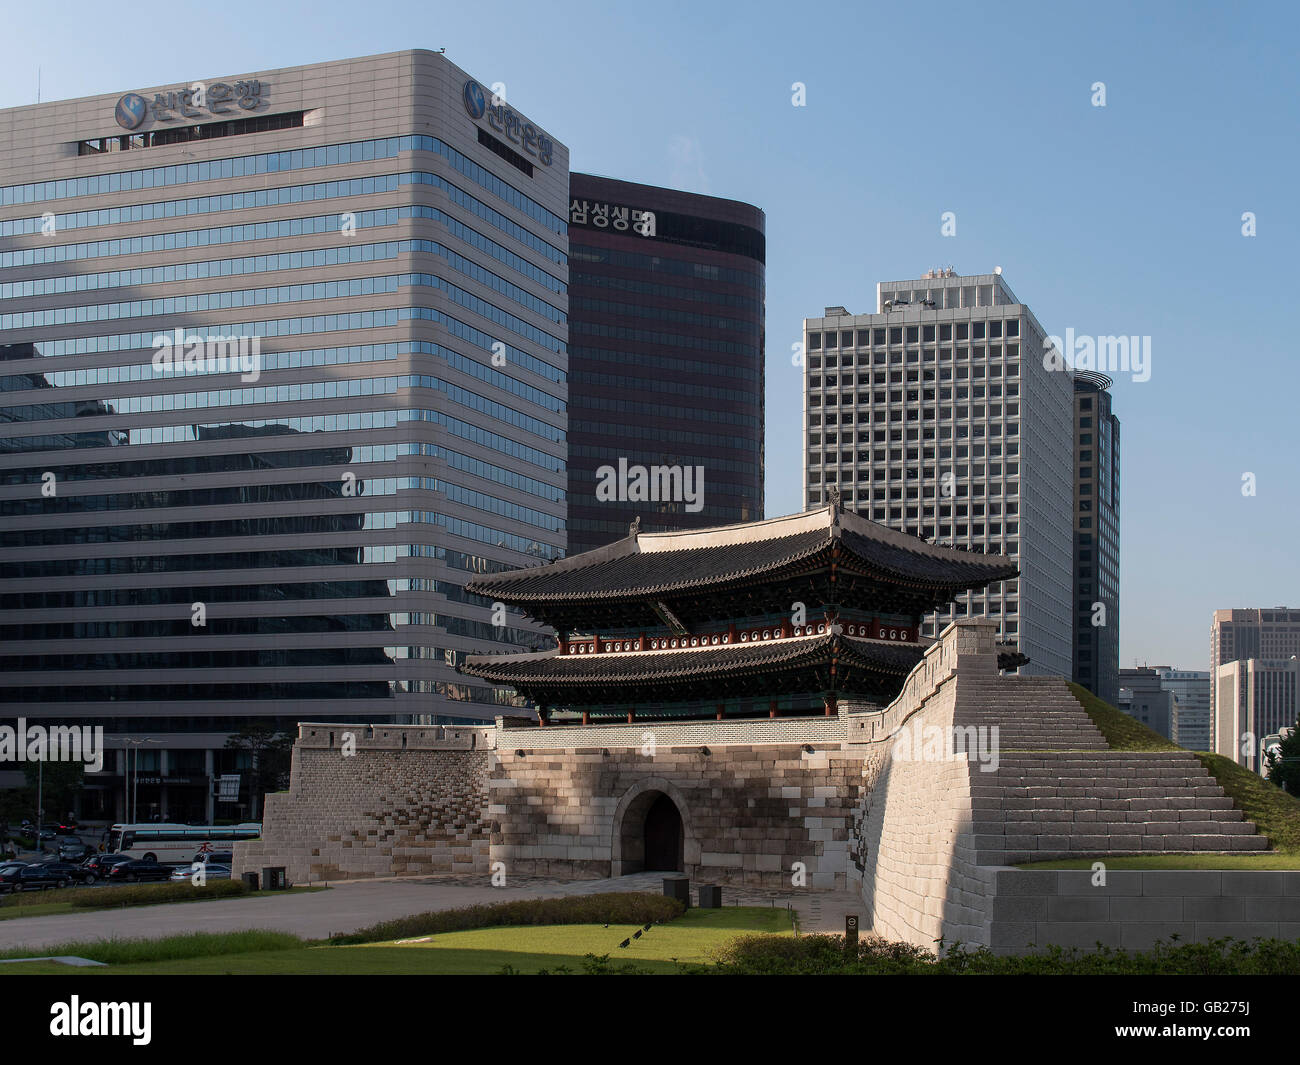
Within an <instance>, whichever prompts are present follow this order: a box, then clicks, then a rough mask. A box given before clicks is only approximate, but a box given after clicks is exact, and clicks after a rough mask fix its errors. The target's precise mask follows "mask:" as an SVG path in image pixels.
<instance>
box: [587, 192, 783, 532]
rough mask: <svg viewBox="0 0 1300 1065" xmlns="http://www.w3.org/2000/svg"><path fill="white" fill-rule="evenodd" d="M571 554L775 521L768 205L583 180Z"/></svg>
mask: <svg viewBox="0 0 1300 1065" xmlns="http://www.w3.org/2000/svg"><path fill="white" fill-rule="evenodd" d="M568 219H569V241H570V247H569V263H570V278H569V332H570V336H571V342H570V345H569V412H568V413H569V433H568V443H569V473H568V486H569V487H568V502H569V509H568V515H569V521H568V533H569V552H570V553H571V554H575V553H577V552H580V551H587V550H590V549H592V548H595V547H600V546H603V545H605V544H608V543H611V542H613V541H615V540H620V539H622V538H623V537H625V536H627V534H628V526H629V524H630V523H631V521H632V520H633V519H634V518H636V517H639V518H640V519H641V529H642V530H643V531H645V532H655V531H671V530H675V529H689V528H701V527H706V526H714V525H731V524H735V523H737V522H745V521H755V520H758V519H761V518H762V517H763V431H764V430H763V398H764V383H763V328H764V309H763V308H764V285H765V280H764V276H765V275H764V269H765V268H764V262H765V258H766V251H765V238H764V235H763V230H764V217H763V212H762V211H760V210H759V209H758V208H757V207H751V206H750V205H749V204H745V203H738V202H736V201H735V200H722V199H718V198H716V197H713V196H699V195H695V194H694V193H688V192H674V191H671V190H669V189H660V188H654V187H652V186H650V185H637V184H633V183H632V182H628V181H615V180H613V179H610V178H603V177H596V176H593V175H591V174H573V175H572V177H571V180H570V203H569V214H568Z"/></svg>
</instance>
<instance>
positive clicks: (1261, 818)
mask: <svg viewBox="0 0 1300 1065" xmlns="http://www.w3.org/2000/svg"><path fill="white" fill-rule="evenodd" d="M1070 690H1071V691H1072V692H1074V695H1075V697H1076V698H1077V699H1078V700H1079V703H1080V704H1081V705H1082V706H1083V709H1084V710H1085V711H1087V714H1088V716H1089V717H1090V718H1091V719H1092V722H1093V724H1094V725H1096V726H1097V728H1098V729H1100V730H1101V734H1102V735H1103V736H1105V738H1106V742H1107V743H1108V744H1110V746H1111V748H1112V749H1113V750H1116V751H1181V750H1183V748H1182V747H1179V746H1178V745H1177V744H1176V743H1171V742H1170V741H1169V740H1167V739H1165V738H1164V737H1163V736H1161V735H1160V733H1158V732H1154V731H1152V730H1151V729H1149V728H1147V727H1146V725H1144V724H1142V723H1141V722H1140V721H1136V720H1135V719H1133V718H1132V717H1130V716H1129V715H1128V714H1126V713H1124V711H1122V710H1118V709H1116V708H1115V707H1113V706H1111V705H1110V704H1109V703H1107V702H1103V701H1102V700H1101V699H1098V698H1097V697H1096V696H1095V695H1093V694H1092V692H1090V691H1088V690H1087V689H1086V688H1084V687H1082V686H1081V685H1079V684H1075V683H1074V682H1073V681H1071V682H1070ZM1188 753H1189V754H1191V755H1192V756H1193V757H1195V758H1197V759H1199V760H1200V763H1201V765H1203V766H1205V768H1206V770H1207V771H1208V772H1209V774H1210V775H1211V776H1212V777H1213V778H1214V779H1215V782H1216V783H1217V784H1218V785H1219V787H1221V788H1222V789H1223V792H1224V794H1225V795H1227V796H1228V797H1229V798H1230V799H1232V801H1233V804H1234V805H1235V806H1236V807H1237V809H1238V810H1241V811H1242V813H1244V814H1245V815H1246V818H1247V820H1250V821H1253V822H1254V823H1255V825H1256V827H1257V828H1258V829H1259V830H1260V832H1262V833H1263V834H1264V835H1265V836H1267V837H1268V842H1269V846H1270V847H1271V848H1272V851H1270V852H1269V854H1270V855H1273V856H1274V857H1275V858H1279V860H1281V858H1282V857H1284V856H1289V855H1294V856H1300V798H1296V797H1295V796H1294V795H1288V794H1287V793H1286V792H1284V791H1283V790H1282V789H1281V788H1279V787H1277V786H1276V785H1275V784H1270V783H1269V782H1268V781H1267V780H1265V779H1264V778H1263V777H1261V776H1260V775H1259V774H1258V773H1253V772H1251V771H1250V770H1249V769H1247V768H1245V767H1244V766H1241V765H1238V764H1237V763H1236V762H1234V761H1233V760H1232V759H1231V758H1225V757H1224V756H1223V755H1220V754H1210V753H1208V752H1206V751H1189V752H1188ZM1274 852H1276V854H1274ZM1180 857H1181V858H1182V859H1183V860H1182V862H1181V864H1178V865H1173V864H1154V860H1155V859H1157V858H1159V859H1160V860H1162V861H1169V860H1171V859H1178V858H1180ZM1222 857H1223V856H1221V855H1219V856H1216V855H1186V856H1178V855H1161V856H1156V855H1152V856H1150V857H1146V856H1143V857H1136V858H1131V859H1129V858H1125V859H1119V858H1112V859H1109V860H1108V862H1107V864H1108V865H1111V864H1112V863H1114V868H1117V869H1123V868H1129V869H1172V868H1179V869H1236V868H1249V869H1264V868H1281V869H1294V868H1300V866H1296V865H1291V864H1285V861H1283V862H1282V864H1278V865H1275V866H1271V867H1270V866H1267V865H1264V864H1262V859H1264V858H1267V857H1268V855H1261V856H1260V857H1258V858H1256V857H1252V856H1250V855H1245V854H1243V855H1240V856H1234V858H1239V860H1240V861H1241V864H1240V865H1236V864H1209V863H1213V862H1216V861H1218V859H1219V858H1222ZM1120 862H1126V863H1135V864H1127V865H1123V864H1119V863H1120ZM1051 864H1052V867H1053V868H1057V869H1068V868H1073V866H1070V865H1065V864H1061V863H1057V862H1054V863H1051ZM1039 867H1040V868H1041V866H1039Z"/></svg>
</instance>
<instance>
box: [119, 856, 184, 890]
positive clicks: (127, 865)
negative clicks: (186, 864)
mask: <svg viewBox="0 0 1300 1065" xmlns="http://www.w3.org/2000/svg"><path fill="white" fill-rule="evenodd" d="M171 876H172V867H171V866H170V865H163V864H162V862H151V861H148V860H146V859H144V858H132V859H130V860H128V861H125V862H118V863H116V864H115V865H113V866H112V868H110V869H109V871H108V880H109V881H110V882H112V883H114V884H120V883H122V882H123V881H126V882H127V883H128V884H133V883H135V882H136V881H137V880H170V879H171Z"/></svg>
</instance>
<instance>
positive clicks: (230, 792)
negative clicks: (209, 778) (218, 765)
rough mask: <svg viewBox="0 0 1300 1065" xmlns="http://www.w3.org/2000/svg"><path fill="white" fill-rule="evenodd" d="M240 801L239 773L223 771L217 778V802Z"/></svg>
mask: <svg viewBox="0 0 1300 1065" xmlns="http://www.w3.org/2000/svg"><path fill="white" fill-rule="evenodd" d="M238 801H239V774H238V773H223V774H222V775H221V776H220V777H218V778H217V802H238Z"/></svg>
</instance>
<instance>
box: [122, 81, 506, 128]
mask: <svg viewBox="0 0 1300 1065" xmlns="http://www.w3.org/2000/svg"><path fill="white" fill-rule="evenodd" d="M462 95H463V96H464V99H465V111H466V112H467V113H468V114H469V117H470V118H472V119H474V121H475V122H477V121H478V120H479V119H480V118H482V117H483V112H485V111H486V110H487V97H486V96H485V95H484V94H483V86H482V85H480V84H479V83H478V82H477V81H475V80H474V79H473V78H471V79H470V80H469V81H467V82H465V91H464V93H463V94H462ZM124 99H125V97H124ZM119 106H121V105H119Z"/></svg>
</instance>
